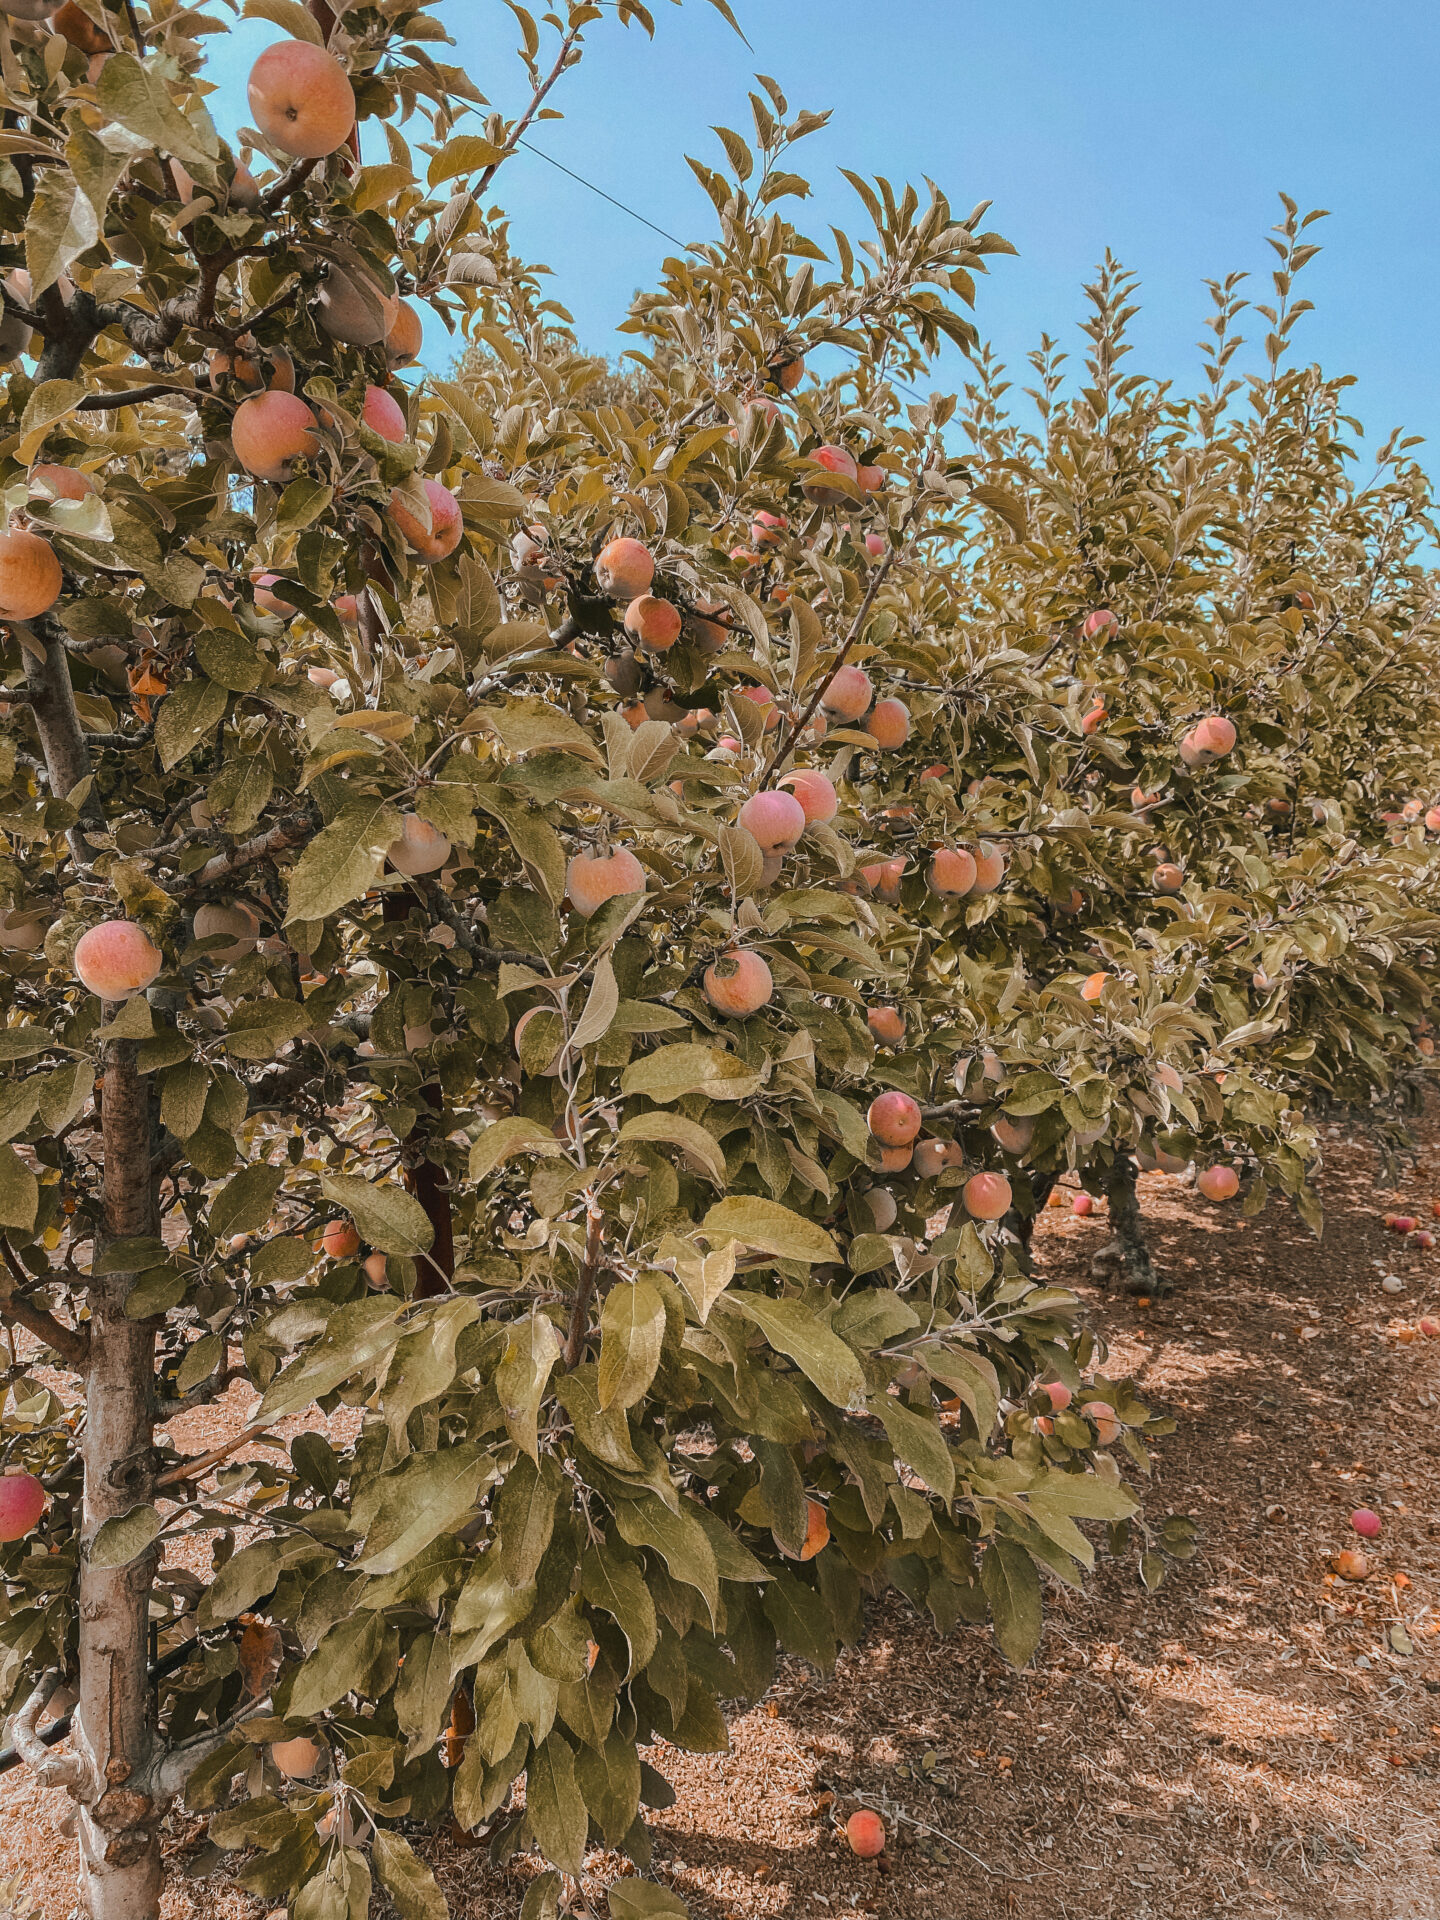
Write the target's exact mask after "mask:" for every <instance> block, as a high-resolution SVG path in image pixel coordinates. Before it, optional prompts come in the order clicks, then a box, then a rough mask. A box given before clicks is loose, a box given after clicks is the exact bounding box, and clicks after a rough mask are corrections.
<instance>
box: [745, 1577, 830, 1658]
mask: <svg viewBox="0 0 1440 1920" xmlns="http://www.w3.org/2000/svg"><path fill="white" fill-rule="evenodd" d="M762 1602H763V1605H764V1608H765V1613H766V1616H767V1618H768V1619H769V1621H770V1624H771V1626H772V1627H774V1629H775V1637H776V1638H777V1639H778V1640H779V1642H780V1644H781V1646H782V1647H784V1648H785V1650H786V1652H787V1653H794V1654H798V1655H799V1656H800V1658H801V1659H802V1660H808V1661H809V1662H810V1664H811V1665H812V1666H814V1667H818V1668H819V1669H820V1671H821V1672H822V1673H829V1671H830V1669H831V1668H832V1667H833V1666H834V1664H835V1622H834V1619H833V1617H832V1616H831V1613H830V1609H829V1608H828V1607H827V1606H826V1604H825V1602H824V1600H823V1599H822V1598H821V1596H820V1595H819V1594H818V1593H817V1592H816V1591H815V1589H814V1587H812V1586H808V1585H807V1584H806V1583H805V1581H803V1580H801V1579H799V1578H798V1577H797V1576H796V1575H795V1574H793V1573H791V1572H790V1570H789V1569H788V1568H782V1569H781V1571H780V1572H779V1573H778V1574H777V1575H776V1576H775V1578H774V1579H773V1580H772V1581H771V1582H770V1585H769V1586H768V1587H766V1589H765V1592H764V1594H763V1596H762Z"/></svg>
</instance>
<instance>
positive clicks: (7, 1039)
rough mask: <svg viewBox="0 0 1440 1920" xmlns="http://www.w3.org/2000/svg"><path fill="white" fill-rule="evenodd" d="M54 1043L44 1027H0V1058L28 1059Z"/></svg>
mask: <svg viewBox="0 0 1440 1920" xmlns="http://www.w3.org/2000/svg"><path fill="white" fill-rule="evenodd" d="M54 1044H55V1042H54V1041H53V1040H52V1039H51V1038H50V1034H49V1032H48V1030H47V1029H46V1028H44V1027H35V1026H31V1027H0V1060H28V1059H30V1058H31V1056H32V1055H33V1054H37V1053H44V1052H45V1050H46V1049H47V1048H48V1047H53V1046H54Z"/></svg>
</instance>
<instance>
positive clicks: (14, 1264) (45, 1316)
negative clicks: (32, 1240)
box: [0, 1240, 90, 1373]
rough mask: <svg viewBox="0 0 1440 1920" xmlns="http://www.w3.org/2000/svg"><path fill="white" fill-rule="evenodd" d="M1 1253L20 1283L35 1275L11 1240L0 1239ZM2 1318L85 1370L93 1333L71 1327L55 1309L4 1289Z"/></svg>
mask: <svg viewBox="0 0 1440 1920" xmlns="http://www.w3.org/2000/svg"><path fill="white" fill-rule="evenodd" d="M0 1254H3V1256H4V1260H5V1265H6V1266H7V1267H8V1268H9V1269H10V1273H11V1275H12V1276H13V1278H14V1279H15V1281H16V1282H17V1284H19V1285H20V1286H22V1287H24V1286H29V1285H30V1282H31V1280H32V1279H33V1277H34V1276H33V1275H31V1274H28V1273H26V1272H25V1270H24V1268H23V1267H22V1266H21V1265H20V1263H19V1261H18V1260H17V1259H16V1258H15V1255H14V1254H13V1253H12V1252H11V1250H10V1242H9V1241H8V1240H0ZM0 1320H8V1321H9V1322H10V1323H11V1324H12V1325H13V1326H17V1327H23V1328H24V1329H25V1331H26V1333H31V1334H33V1335H34V1336H35V1338H36V1339H37V1340H39V1341H42V1342H43V1343H44V1345H46V1346H47V1347H53V1348H54V1350H55V1352H56V1353H58V1354H59V1355H60V1357H61V1359H62V1360H65V1361H67V1362H68V1363H69V1365H70V1366H72V1367H73V1368H74V1369H75V1371H76V1372H77V1373H83V1372H84V1371H85V1366H86V1363H87V1361H88V1360H89V1358H90V1337H89V1335H88V1334H86V1333H82V1332H80V1331H78V1330H77V1329H76V1328H74V1327H67V1326H66V1325H65V1323H64V1321H63V1320H57V1319H56V1318H55V1316H54V1314H53V1313H47V1312H46V1310H45V1308H44V1307H35V1306H32V1305H31V1304H30V1302H29V1301H28V1300H26V1299H25V1298H24V1297H23V1296H21V1297H17V1296H16V1295H15V1294H13V1293H7V1292H4V1291H0Z"/></svg>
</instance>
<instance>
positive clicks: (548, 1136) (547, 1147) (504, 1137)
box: [470, 1115, 565, 1180]
mask: <svg viewBox="0 0 1440 1920" xmlns="http://www.w3.org/2000/svg"><path fill="white" fill-rule="evenodd" d="M564 1151H565V1149H564V1148H563V1147H562V1146H561V1144H560V1142H559V1141H558V1140H557V1139H556V1138H555V1136H554V1134H553V1133H551V1132H550V1131H549V1130H548V1129H547V1128H545V1127H542V1126H541V1125H540V1124H539V1122H538V1121H535V1120H525V1119H522V1118H520V1116H519V1115H513V1116H512V1117H511V1118H509V1119H507V1120H496V1121H494V1122H493V1123H492V1124H491V1125H490V1126H488V1127H487V1128H486V1129H485V1131H484V1132H483V1133H482V1134H481V1136H480V1138H479V1139H478V1140H477V1141H476V1142H475V1144H474V1146H473V1147H471V1149H470V1178H471V1179H472V1180H483V1179H484V1178H485V1176H486V1174H487V1173H493V1172H494V1171H495V1169H496V1167H498V1166H499V1165H500V1163H501V1162H502V1161H504V1160H508V1159H510V1158H511V1157H512V1155H514V1154H517V1153H542V1154H553V1153H563V1152H564Z"/></svg>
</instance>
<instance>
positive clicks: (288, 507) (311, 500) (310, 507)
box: [275, 475, 335, 532]
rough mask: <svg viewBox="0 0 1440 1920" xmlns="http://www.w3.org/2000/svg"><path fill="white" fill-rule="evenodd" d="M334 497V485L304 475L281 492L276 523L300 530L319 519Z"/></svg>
mask: <svg viewBox="0 0 1440 1920" xmlns="http://www.w3.org/2000/svg"><path fill="white" fill-rule="evenodd" d="M334 498H335V490H334V488H333V487H328V486H326V484H325V482H324V481H323V480H315V479H312V478H310V477H309V476H308V475H302V476H301V477H300V478H299V479H298V480H292V481H291V482H290V484H289V486H288V487H286V489H285V491H284V493H282V494H281V496H280V504H279V506H278V507H277V508H276V509H275V523H276V525H277V526H281V527H288V528H290V529H291V531H292V532H298V531H299V529H300V528H302V527H308V526H310V525H311V524H312V523H313V522H314V521H316V520H318V519H319V518H320V516H321V514H323V513H325V512H326V511H327V510H328V509H329V506H330V503H331V501H332V500H333V499H334Z"/></svg>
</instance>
